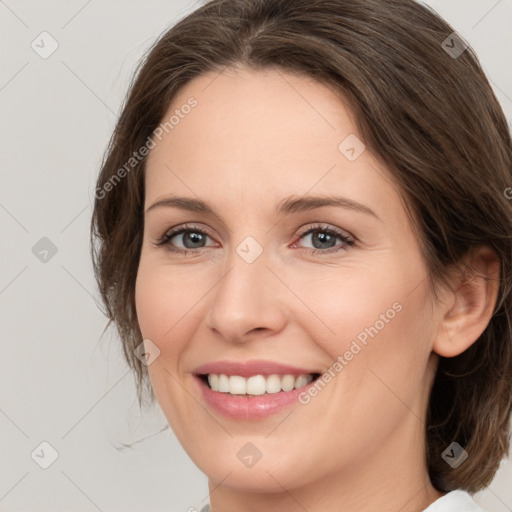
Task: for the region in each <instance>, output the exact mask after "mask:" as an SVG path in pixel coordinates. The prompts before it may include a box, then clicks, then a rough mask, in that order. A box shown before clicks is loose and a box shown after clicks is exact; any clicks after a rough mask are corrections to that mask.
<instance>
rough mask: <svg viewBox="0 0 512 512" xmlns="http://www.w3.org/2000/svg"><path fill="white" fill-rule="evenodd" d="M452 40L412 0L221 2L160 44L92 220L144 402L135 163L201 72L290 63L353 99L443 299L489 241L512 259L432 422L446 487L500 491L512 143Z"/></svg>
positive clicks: (140, 73) (112, 314)
mask: <svg viewBox="0 0 512 512" xmlns="http://www.w3.org/2000/svg"><path fill="white" fill-rule="evenodd" d="M453 32H454V30H453V28H451V26H450V25H449V24H447V23H446V22H445V21H444V20H442V19H441V18H440V17H439V16H438V15H437V14H436V13H434V12H433V11H431V10H429V9H428V8H426V7H424V6H421V5H420V4H418V3H416V2H414V1H412V0H212V1H210V2H208V3H206V4H205V5H204V6H202V7H200V8H199V9H197V10H196V11H194V12H193V13H192V14H190V15H188V16H187V17H185V18H184V19H182V20H181V21H180V22H179V23H177V24H176V25H175V26H174V27H172V28H171V29H170V30H168V31H167V32H165V33H164V34H163V35H162V36H161V37H160V38H159V39H158V40H157V42H156V43H155V44H154V45H153V47H152V48H151V49H150V51H148V53H147V54H146V56H145V57H144V59H143V60H142V61H141V63H140V66H139V67H138V69H137V70H136V73H135V75H134V79H133V81H132V83H131V84H130V91H129V94H128V96H127V100H126V102H125V104H124V105H123V108H122V112H121V116H120V118H119V121H118V123H117V126H116V128H115V130H114V132H113V134H112V137H111V140H110V142H109V146H108V148H107V151H106V153H105V156H104V159H103V162H102V169H101V173H100V175H99V179H98V182H97V189H96V194H95V195H96V199H95V205H94V212H93V217H92V224H91V242H92V249H91V250H92V256H93V263H94V271H95V276H96V279H97V282H98V285H99V290H100V293H101V297H102V300H103V303H104V305H105V308H106V310H105V314H106V315H107V317H108V318H109V323H108V325H110V324H111V323H112V322H115V324H116V326H117V329H118V332H119V335H120V337H121V339H122V342H123V350H124V355H125V357H126V360H127V362H128V364H129V365H130V367H131V368H132V369H133V371H134V373H135V375H136V378H137V384H138V387H137V389H138V393H139V403H140V401H141V389H142V385H143V383H144V382H146V384H148V379H147V369H146V368H145V366H143V365H142V364H141V362H140V361H139V359H138V358H137V357H135V355H134V349H135V347H136V346H137V345H139V344H140V343H141V341H142V336H141V332H140V329H139V326H138V322H137V315H136V310H135V300H134V294H135V293H134V292H135V281H136V275H137V268H138V264H139V257H140V250H141V243H142V237H143V228H144V225H143V203H144V168H145V161H146V159H145V158H140V159H138V160H136V161H135V163H133V161H131V160H130V158H131V157H132V154H134V152H137V151H138V150H139V149H140V148H141V147H143V146H144V145H145V144H147V140H148V137H149V136H150V135H151V134H152V133H153V131H154V130H155V129H156V128H157V126H158V125H159V123H160V122H161V121H162V118H163V116H164V114H165V113H166V110H167V108H168V107H169V105H170V103H171V101H172V99H173V97H174V96H175V94H176V92H177V91H178V90H179V89H180V88H181V87H183V85H184V84H186V83H187V82H189V81H190V80H192V79H193V78H194V77H197V76H198V75H200V74H203V73H205V72H207V71H218V72H222V70H223V69H224V68H225V67H226V66H235V65H240V64H241V65H244V66H246V67H248V68H251V69H256V70H257V69H264V68H271V67H274V68H279V69H283V70H286V71H288V72H294V73H300V74H302V75H304V76H310V77H313V78H314V79H316V80H318V81H319V82H323V83H324V84H327V85H329V86H331V87H333V88H334V89H335V90H337V91H339V92H340V93H341V94H342V95H343V98H345V99H346V100H347V101H348V102H349V104H350V107H351V108H352V110H353V112H354V114H355V117H356V122H357V126H358V129H359V132H360V134H361V136H362V138H363V140H364V143H365V144H366V146H367V147H368V148H370V149H371V150H372V151H373V152H374V154H375V155H377V156H378V157H380V158H381V159H382V161H383V162H384V163H385V164H386V165H387V166H388V168H389V170H390V172H391V175H392V176H393V178H394V180H395V181H396V182H397V183H398V184H399V188H400V191H401V193H402V197H403V198H404V201H405V204H406V206H407V208H408V214H409V215H410V217H411V220H412V221H413V222H414V225H415V227H416V229H417V233H418V239H419V241H420V243H421V248H422V252H423V256H424V259H425V262H426V266H427V269H428V273H429V275H428V277H429V281H430V284H431V286H432V290H433V292H434V295H435V285H439V284H446V283H447V282H448V281H447V276H448V270H449V269H450V268H461V264H462V263H463V261H462V260H463V257H464V256H465V255H467V254H468V252H469V251H471V250H472V249H473V248H475V247H477V246H479V245H487V246H489V247H491V248H492V249H493V250H494V251H495V253H496V254H497V256H498V257H499V259H500V285H499V293H498V300H497V304H496V306H495V309H494V314H493V316H492V318H491V320H490V322H489V324H488V325H487V327H486V329H485V330H484V332H483V333H482V335H481V336H480V338H479V339H478V340H477V341H476V342H475V343H474V344H472V345H471V346H470V348H468V349H467V350H466V351H465V352H464V353H462V354H460V355H459V356H456V357H453V358H444V357H441V358H440V362H439V366H438V369H437V373H436V377H435V380H434V383H433V386H432V389H431V395H430V401H429V405H428V411H427V427H426V444H427V446H426V450H427V465H428V469H429V474H430V478H431V481H432V484H433V485H434V487H436V488H437V489H438V490H441V491H448V490H451V489H456V488H461V489H465V490H467V491H469V492H476V491H477V490H479V489H481V488H483V487H484V486H487V485H488V484H489V483H490V482H491V480H492V478H493V477H494V474H495V472H496V470H497V468H498V466H499V462H500V460H501V458H502V457H503V456H504V455H505V454H506V453H507V451H508V446H509V437H508V419H509V415H510V411H511V403H512V390H511V388H512V322H511V319H512V293H511V282H512V268H511V265H512V235H511V234H512V201H510V200H507V198H506V197H505V192H504V191H505V190H506V189H507V187H510V186H512V142H511V137H510V132H509V127H508V125H507V123H506V120H505V117H504V115H503V112H502V110H501V108H500V105H499V103H498V101H497V99H496V97H495V95H494V93H493V91H492V89H491V87H490V85H489V82H488V80H487V79H486V77H485V75H484V73H483V71H482V69H481V66H480V64H479V61H478V59H477V57H476V56H475V54H474V52H473V51H472V49H471V47H468V48H467V49H466V50H465V51H463V52H462V53H461V54H460V55H458V56H457V55H453V54H450V52H449V51H448V48H447V45H446V44H445V45H443V42H444V41H445V40H448V41H449V44H448V47H455V48H460V40H459V39H455V40H454V39H453V37H457V36H456V35H452V39H447V38H448V37H449V36H450V35H451V34H452V33H453ZM462 49H463V48H462ZM127 161H130V162H131V163H130V166H131V168H128V169H127V167H126V165H125V164H126V162H127ZM121 168H124V172H121ZM468 271H470V269H469V270H468V269H466V272H468ZM148 387H149V390H150V393H151V396H152V399H153V398H154V395H153V394H152V390H151V388H150V386H149V384H148ZM453 441H456V442H458V443H459V444H460V445H461V446H462V447H464V448H465V450H466V451H467V452H468V453H469V458H468V459H467V461H465V462H464V463H463V464H462V465H460V466H459V467H458V468H456V469H452V468H451V467H450V466H449V465H448V464H447V463H446V462H445V461H444V460H443V459H442V457H441V454H442V452H443V451H444V450H445V448H447V446H448V445H450V443H451V442H453Z"/></svg>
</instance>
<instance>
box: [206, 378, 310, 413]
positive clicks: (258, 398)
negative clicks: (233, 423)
mask: <svg viewBox="0 0 512 512" xmlns="http://www.w3.org/2000/svg"><path fill="white" fill-rule="evenodd" d="M196 380H197V381H198V382H199V387H200V389H201V393H202V395H203V398H204V399H205V401H206V402H207V403H208V405H210V406H211V407H212V408H213V409H214V410H215V411H216V412H218V413H220V414H222V415H224V416H227V417H229V418H235V419H244V420H253V419H258V418H266V417H268V416H271V415H272V414H276V413H278V412H280V411H282V410H283V409H286V407H289V406H290V405H292V404H294V403H297V404H298V403H300V402H299V400H298V396H299V395H300V394H301V393H302V392H304V391H306V390H307V389H308V388H309V386H312V385H313V384H314V383H315V381H312V382H310V383H309V384H307V385H306V386H302V387H301V388H299V389H292V390H291V391H280V392H279V393H265V394H263V395H254V396H250V397H248V396H245V395H231V394H230V393H221V392H220V391H213V390H212V389H210V388H209V387H208V386H207V385H206V384H205V383H204V382H203V381H202V380H201V379H200V378H199V377H196Z"/></svg>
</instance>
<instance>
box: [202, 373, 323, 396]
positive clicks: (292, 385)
mask: <svg viewBox="0 0 512 512" xmlns="http://www.w3.org/2000/svg"><path fill="white" fill-rule="evenodd" d="M320 376H321V374H320V373H303V374H300V375H291V374H270V375H261V374H258V375H251V376H249V377H242V376H240V375H227V374H224V373H220V374H219V373H205V374H196V377H197V378H199V379H200V380H201V381H202V383H203V384H204V385H205V386H206V387H207V388H209V389H211V390H212V391H217V392H219V393H224V394H226V395H232V396H241V397H254V396H261V395H272V394H278V393H285V392H288V391H292V390H295V389H301V388H303V387H304V386H307V385H308V384H310V383H311V382H313V381H315V380H317V379H318V378H319V377H320Z"/></svg>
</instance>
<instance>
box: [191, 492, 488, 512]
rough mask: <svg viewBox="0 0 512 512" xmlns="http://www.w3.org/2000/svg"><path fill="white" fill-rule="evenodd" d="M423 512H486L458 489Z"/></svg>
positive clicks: (205, 508)
mask: <svg viewBox="0 0 512 512" xmlns="http://www.w3.org/2000/svg"><path fill="white" fill-rule="evenodd" d="M201 512H210V505H205V506H204V507H203V508H202V509H201ZM423 512H485V511H484V510H483V509H481V508H480V507H479V506H478V505H477V504H476V502H475V501H474V500H473V498H472V497H471V494H469V493H468V492H466V491H463V490H461V489H457V490H456V491H450V492H449V493H447V494H445V495H444V496H441V497H440V498H439V499H437V500H436V501H434V503H432V504H431V505H429V506H428V507H427V508H426V509H425V510H424V511H423Z"/></svg>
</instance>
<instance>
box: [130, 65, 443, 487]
mask: <svg viewBox="0 0 512 512" xmlns="http://www.w3.org/2000/svg"><path fill="white" fill-rule="evenodd" d="M190 98H194V99H195V101H193V100H190ZM195 102H197V103H195ZM192 104H193V105H194V106H193V107H191V108H189V107H186V106H185V105H192ZM184 106H185V107H184ZM176 110H178V112H175V111H176ZM172 115H174V116H175V117H174V118H173V121H171V124H168V125H167V130H163V131H162V130H161V132H162V133H163V136H162V135H160V138H161V140H159V138H155V139H154V140H155V142H156V146H155V147H154V148H153V149H152V150H151V152H150V155H149V157H148V161H147V170H146V171H147V173H146V192H145V194H146V195H145V225H144V241H143V247H142V253H141V259H140V266H139V271H138V276H137V284H136V306H137V315H138V320H139V324H140V328H141V331H142V334H143V336H144V338H146V339H149V340H151V342H152V343H153V344H154V345H156V346H157V347H158V349H159V351H160V354H159V356H158V357H157V358H156V359H155V361H154V362H153V363H152V364H150V365H149V366H148V370H149V375H150V379H151V383H152V387H153V390H154V392H155V395H156V398H157V400H158V402H159V404H160V406H161V407H162V410H163V411H164V413H165V415H166V417H167V419H168V421H169V424H170V426H171V427H172V429H173V430H174V432H175V434H176V436H177V437H178V439H179V441H180V442H181V444H182V445H183V447H184V449H185V450H186V451H187V452H188V454H189V455H190V457H191V458H192V460H193V461H194V462H195V463H196V464H197V465H198V467H199V468H200V469H201V470H202V471H203V472H204V473H206V474H207V475H208V476H209V477H210V478H211V479H212V481H214V482H223V485H227V486H230V487H232V488H238V489H245V490H254V491H260V492H261V491H266V490H267V491H269V492H280V491H282V489H283V488H285V489H292V488H298V487H300V486H304V485H307V484H310V483H312V482H314V481H316V480H319V479H322V481H324V482H325V481H327V480H326V479H328V478H331V477H335V478H341V477H343V478H344V481H345V482H356V481H358V479H362V478H364V479H366V482H368V480H369V479H372V478H374V477H375V478H379V480H380V481H382V480H385V479H386V478H388V475H389V474H390V471H389V468H390V467H393V471H392V473H393V474H392V475H389V477H391V476H392V478H393V479H394V480H395V481H396V478H397V475H400V472H402V473H403V474H404V478H411V479H412V478H413V476H414V475H419V474H420V473H421V474H423V472H425V466H424V462H423V461H424V451H423V450H424V446H423V439H424V419H425V411H426V407H427V399H428V392H429V386H430V383H431V381H432V378H433V375H434V371H435V366H436V359H437V356H436V355H435V354H434V353H433V352H432V345H433V341H434V338H435V336H436V329H437V325H438V314H437V312H436V311H437V310H436V308H435V306H434V305H433V302H432V300H431V295H430V292H429V287H428V281H427V279H426V276H427V273H426V267H425V264H424V262H423V260H422V256H421V252H420V248H419V245H418V242H417V240H416V238H415V235H414V232H413V229H412V227H411V225H410V223H409V221H408V217H407V215H406V212H405V210H404V207H403V204H402V202H401V200H400V196H399V195H398V192H397V190H396V189H395V187H394V186H393V184H392V182H391V180H390V178H389V175H388V174H387V171H386V169H385V168H384V166H383V165H382V163H381V162H379V160H378V159H376V158H375V157H374V156H373V155H372V154H371V152H370V150H369V149H368V148H367V149H364V147H363V146H362V145H361V144H362V143H361V141H360V140H359V139H360V138H361V137H360V136H359V135H358V131H357V128H356V126H355V124H354V119H353V117H352V115H351V114H350V112H349V111H347V110H346V108H345V107H344V104H343V103H342V101H341V100H340V99H339V98H338V97H337V96H336V95H335V94H334V93H333V92H331V90H329V89H328V88H326V87H325V86H323V85H321V84H319V83H318V82H315V81H314V80H312V79H309V78H304V77H300V76H297V75H293V74H289V73H287V72H284V71H279V72H278V71H276V70H273V71H265V72H262V71H258V72H255V71H248V70H238V71H235V70H233V69H229V70H226V71H225V72H223V73H222V74H220V75H217V74H214V73H209V74H207V75H203V76H201V77H199V78H196V79H195V80H193V81H192V82H190V83H189V84H188V85H187V86H186V87H184V88H183V89H182V90H181V91H180V94H179V95H178V96H177V97H176V98H175V100H174V102H173V104H172V106H171V107H170V108H169V111H168V113H167V114H166V116H165V119H164V121H168V120H169V118H171V116H172ZM159 133H160V132H159ZM363 142H364V141H363ZM177 197H180V198H184V200H183V201H177V200H176V198H177ZM171 199H173V201H171ZM324 201H325V204H324V203H323V202H324ZM336 201H337V202H336ZM185 225H186V228H187V230H188V231H186V232H181V233H179V232H178V233H176V234H174V235H171V236H168V237H167V239H165V238H164V239H163V241H164V242H166V243H163V244H161V245H157V243H158V241H159V240H162V237H164V236H165V235H166V234H168V233H169V232H170V231H171V229H172V230H175V231H179V230H180V229H181V228H183V227H184V226H185ZM325 229H327V231H325ZM174 251H186V252H174ZM150 350H151V349H150ZM247 362H251V363H254V364H253V366H250V365H245V363H247ZM260 363H261V364H260ZM336 363H338V364H336ZM210 364H216V366H212V367H210V368H208V367H205V365H210ZM272 365H286V366H288V367H291V368H283V367H279V366H272ZM323 372H327V374H326V375H330V378H329V377H328V376H322V377H321V378H320V379H319V380H316V381H314V382H310V383H309V384H308V376H306V377H305V378H304V377H303V378H299V375H300V374H302V373H305V374H322V373H323ZM205 373H206V374H207V373H214V374H216V375H222V374H223V375H224V376H220V377H211V380H212V381H213V385H214V386H215V385H217V386H219V385H220V386H221V390H220V391H214V390H212V389H210V388H209V387H208V386H207V384H206V383H205V382H204V380H205V378H200V377H198V374H205ZM270 374H274V376H273V377H270V378H269V375H270ZM237 375H238V376H245V377H247V378H248V377H250V376H254V377H255V376H256V375H263V377H255V378H253V379H248V380H246V379H240V377H239V378H237V377H236V376H237ZM275 375H278V377H276V376H275ZM284 375H288V377H284V378H282V377H283V376H284ZM290 375H291V376H292V377H290ZM233 376H235V377H234V378H230V377H233ZM312 376H314V375H312ZM206 378H207V377H206ZM295 384H297V386H298V389H297V390H295V391H287V390H288V389H289V388H290V387H291V386H294V385H295ZM225 386H231V387H229V388H227V387H225ZM246 386H248V387H249V393H250V394H251V396H245V394H244V393H245V392H247V387H246ZM280 388H284V389H285V391H280V392H276V391H277V389H280ZM227 389H229V390H230V391H231V392H227V391H226V390H227ZM315 390H316V392H315ZM267 391H270V392H267ZM262 393H264V394H262ZM372 475H373V476H372ZM417 490H419V489H417Z"/></svg>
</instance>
